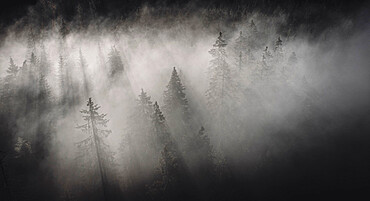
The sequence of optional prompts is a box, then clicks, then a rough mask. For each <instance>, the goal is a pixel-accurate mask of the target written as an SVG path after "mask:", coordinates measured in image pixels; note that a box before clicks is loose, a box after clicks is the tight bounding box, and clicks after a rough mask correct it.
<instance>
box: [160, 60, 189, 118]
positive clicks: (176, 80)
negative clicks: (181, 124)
mask: <svg viewBox="0 0 370 201" xmlns="http://www.w3.org/2000/svg"><path fill="white" fill-rule="evenodd" d="M188 107H189V106H188V100H187V99H186V95H185V87H184V86H183V85H182V83H181V80H180V77H179V75H178V74H177V71H176V68H175V67H173V70H172V75H171V79H170V81H169V83H168V85H167V87H166V90H165V92H164V106H163V108H164V111H165V113H166V114H167V116H168V117H169V118H171V116H173V115H175V116H176V114H179V115H180V117H181V119H182V121H187V119H188V118H189V113H188ZM177 116H178V115H177Z"/></svg>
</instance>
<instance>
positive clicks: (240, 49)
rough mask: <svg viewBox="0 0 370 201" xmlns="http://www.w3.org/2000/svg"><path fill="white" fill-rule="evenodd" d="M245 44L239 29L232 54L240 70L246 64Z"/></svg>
mask: <svg viewBox="0 0 370 201" xmlns="http://www.w3.org/2000/svg"><path fill="white" fill-rule="evenodd" d="M246 50H247V44H246V38H245V37H244V36H243V32H242V31H240V33H239V36H238V37H237V38H236V39H235V43H234V45H233V56H234V62H235V66H236V68H237V69H238V70H239V71H241V70H242V69H243V68H245V66H246V62H247V51H246Z"/></svg>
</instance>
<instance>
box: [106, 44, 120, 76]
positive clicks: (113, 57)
mask: <svg viewBox="0 0 370 201" xmlns="http://www.w3.org/2000/svg"><path fill="white" fill-rule="evenodd" d="M108 62H109V66H110V69H109V72H108V77H109V78H112V79H114V80H115V79H119V78H122V74H123V71H124V67H123V63H122V59H121V56H120V52H119V51H118V50H117V49H116V47H114V46H113V47H112V48H111V50H110V52H109V55H108Z"/></svg>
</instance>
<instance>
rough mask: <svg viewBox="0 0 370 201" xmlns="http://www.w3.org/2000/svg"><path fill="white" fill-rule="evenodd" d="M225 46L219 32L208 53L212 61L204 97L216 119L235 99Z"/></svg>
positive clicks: (234, 87) (235, 85)
mask: <svg viewBox="0 0 370 201" xmlns="http://www.w3.org/2000/svg"><path fill="white" fill-rule="evenodd" d="M226 45H227V43H226V41H225V40H224V39H223V37H222V33H221V32H220V35H219V36H218V38H217V40H216V42H215V44H214V45H213V48H212V49H211V50H210V51H209V53H210V54H211V56H212V60H211V61H210V66H209V70H208V73H209V77H210V81H209V88H208V90H207V91H206V97H207V104H208V107H209V110H210V112H211V113H213V117H214V118H217V119H220V118H222V116H224V112H225V111H228V110H229V109H230V107H231V106H232V105H233V104H232V102H233V101H236V99H237V96H236V91H237V83H236V82H235V80H234V78H233V77H232V73H231V69H230V67H229V64H228V62H227V54H226V50H225V47H226Z"/></svg>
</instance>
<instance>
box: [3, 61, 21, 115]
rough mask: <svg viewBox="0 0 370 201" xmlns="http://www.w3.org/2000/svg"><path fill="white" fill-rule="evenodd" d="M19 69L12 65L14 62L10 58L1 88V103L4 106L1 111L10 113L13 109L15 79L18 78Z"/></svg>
mask: <svg viewBox="0 0 370 201" xmlns="http://www.w3.org/2000/svg"><path fill="white" fill-rule="evenodd" d="M18 72H19V67H18V66H17V65H15V64H14V61H13V59H12V58H10V61H9V67H8V69H7V70H6V73H7V75H6V76H5V78H4V83H3V87H2V94H1V99H2V100H1V101H2V103H3V104H4V106H5V105H6V107H3V108H2V109H6V110H8V112H10V111H11V110H13V109H14V105H13V104H14V102H15V100H13V99H14V96H15V95H16V84H17V83H16V79H17V76H18Z"/></svg>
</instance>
